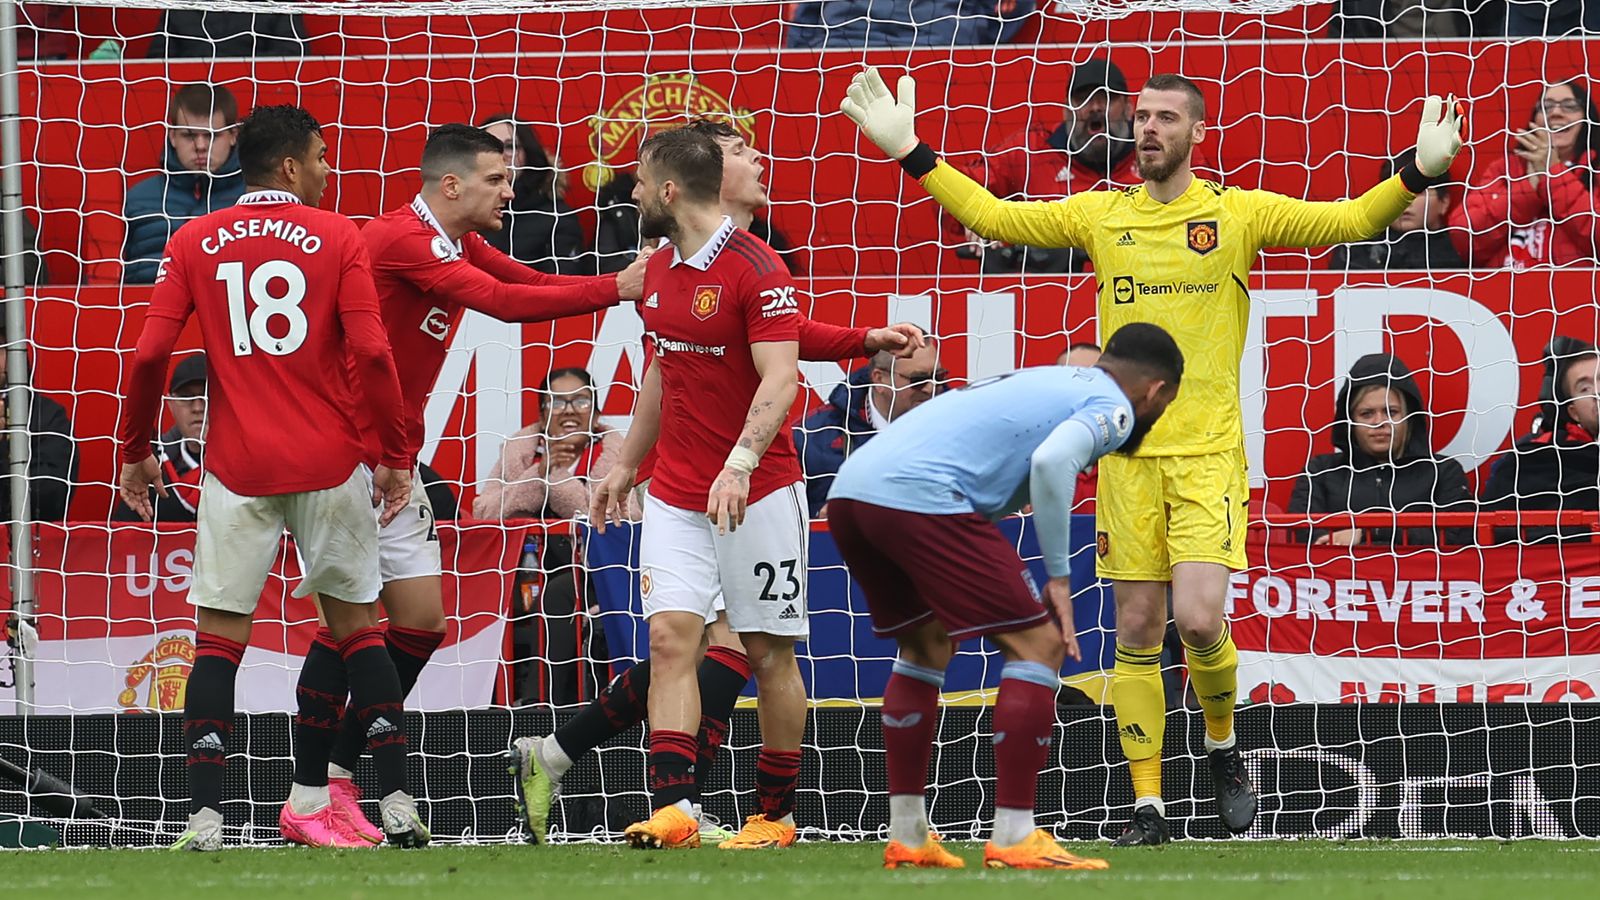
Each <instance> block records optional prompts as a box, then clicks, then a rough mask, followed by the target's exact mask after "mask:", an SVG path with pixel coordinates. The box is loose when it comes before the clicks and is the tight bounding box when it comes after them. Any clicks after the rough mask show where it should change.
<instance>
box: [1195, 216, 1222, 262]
mask: <svg viewBox="0 0 1600 900" xmlns="http://www.w3.org/2000/svg"><path fill="white" fill-rule="evenodd" d="M1189 249H1190V250H1193V251H1194V252H1196V253H1198V254H1200V255H1201V256H1205V255H1206V254H1207V253H1210V252H1211V251H1213V250H1215V249H1217V223H1216V222H1190V223H1189Z"/></svg>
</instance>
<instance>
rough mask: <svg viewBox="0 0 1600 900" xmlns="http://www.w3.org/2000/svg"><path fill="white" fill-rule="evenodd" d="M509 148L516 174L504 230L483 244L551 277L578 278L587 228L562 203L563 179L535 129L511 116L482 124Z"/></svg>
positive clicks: (490, 234) (487, 235)
mask: <svg viewBox="0 0 1600 900" xmlns="http://www.w3.org/2000/svg"><path fill="white" fill-rule="evenodd" d="M478 127H479V128H482V129H484V130H486V131H488V132H489V133H490V134H492V135H494V136H495V137H497V138H499V139H500V140H501V141H502V142H504V143H505V145H506V166H507V167H508V168H509V169H510V170H511V172H512V178H511V189H512V191H514V192H515V193H514V196H512V198H511V204H510V206H508V207H507V208H506V211H505V216H504V218H505V227H504V228H501V229H500V230H498V231H490V232H485V233H484V235H483V237H484V240H486V241H488V242H489V243H490V244H492V245H493V246H495V247H498V248H500V249H501V250H503V251H505V252H506V253H507V254H508V255H509V256H510V257H511V258H512V259H515V260H516V261H517V262H520V263H524V264H526V265H529V266H532V267H533V268H535V269H538V270H539V271H541V272H549V273H550V274H552V275H574V274H578V273H579V270H580V268H581V266H582V257H583V225H582V224H581V223H579V221H578V214H577V212H575V211H574V210H573V209H572V207H571V206H568V205H567V201H566V200H565V199H563V195H564V194H565V193H566V191H565V190H564V188H565V179H564V178H562V177H561V174H560V172H559V170H558V169H557V168H556V167H555V166H554V165H552V164H551V160H550V156H549V154H547V153H545V149H544V145H543V144H541V143H540V142H539V136H538V135H536V134H535V133H534V131H533V129H532V128H530V127H528V126H527V125H525V124H522V123H521V122H518V121H516V119H514V118H513V117H512V116H511V114H510V113H502V114H500V115H496V116H490V117H489V118H487V119H485V120H483V121H482V122H480V123H479V124H478Z"/></svg>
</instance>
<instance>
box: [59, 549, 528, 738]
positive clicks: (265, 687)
mask: <svg viewBox="0 0 1600 900" xmlns="http://www.w3.org/2000/svg"><path fill="white" fill-rule="evenodd" d="M36 527H37V532H36V534H37V536H36V539H35V557H34V566H35V567H36V569H35V572H36V574H35V581H34V586H35V590H36V601H35V602H36V607H35V609H36V611H37V614H36V617H35V620H34V621H35V622H36V624H37V627H38V629H39V647H38V650H37V652H36V653H35V654H34V666H35V684H36V685H37V689H38V693H37V695H36V697H35V702H36V704H37V706H36V710H35V711H36V712H60V713H86V712H170V711H174V710H181V709H182V708H183V696H184V687H185V684H186V683H187V680H188V675H189V669H190V667H191V666H192V665H193V663H194V607H192V606H190V605H189V603H188V590H189V584H190V581H191V579H192V576H193V572H194V531H193V529H192V528H190V529H187V530H183V529H162V530H160V531H157V530H154V529H152V528H150V527H148V526H126V527H116V528H110V529H107V528H102V527H96V526H92V525H76V526H74V527H72V528H61V527H58V526H53V525H39V526H36ZM526 531H527V528H526V523H524V524H523V525H520V526H519V525H516V524H510V525H502V524H501V523H498V522H497V523H494V524H493V525H478V526H465V527H457V526H455V525H451V524H441V525H440V527H439V541H440V552H441V553H442V554H443V558H444V561H445V578H444V583H443V587H444V611H445V617H446V620H447V626H446V634H445V640H444V643H443V644H441V645H440V647H439V650H438V651H437V652H436V653H435V654H434V657H433V662H434V664H433V665H430V666H429V667H428V670H427V671H426V672H424V673H423V676H422V678H421V680H419V681H418V682H417V687H416V689H415V691H413V692H412V694H411V698H410V704H411V705H412V706H414V707H416V708H419V709H459V708H461V707H464V706H465V707H472V706H481V705H483V704H486V703H488V702H490V700H491V698H492V696H493V691H494V686H495V683H496V679H497V678H499V677H500V676H501V665H500V663H501V659H502V652H501V651H502V647H503V645H504V636H505V624H506V618H505V608H506V602H507V598H508V597H509V596H510V593H511V583H512V579H513V578H514V577H515V575H516V570H517V564H518V560H519V559H520V557H521V554H522V542H523V537H524V535H525V533H526ZM299 578H300V571H299V560H298V557H297V556H296V555H295V552H294V548H293V545H292V544H289V543H285V545H284V548H283V552H282V553H281V554H280V555H279V557H278V560H277V562H276V564H275V565H274V566H273V570H272V573H271V574H270V575H269V576H268V577H267V581H266V584H265V586H264V587H263V589H262V592H261V601H260V605H259V606H257V608H256V616H255V626H254V629H253V631H252V633H251V637H250V646H249V649H248V650H247V651H246V653H245V656H244V661H243V665H242V667H241V670H240V678H239V700H238V708H239V710H240V711H241V712H276V711H281V710H292V709H294V708H295V705H294V682H295V679H296V678H297V677H298V674H299V668H300V660H301V659H303V658H304V657H305V654H306V648H308V647H309V646H310V645H311V639H312V636H313V635H314V634H315V632H316V629H317V611H316V607H314V606H313V605H312V603H311V601H309V600H304V599H297V598H294V597H293V596H291V592H292V591H293V590H294V588H295V587H296V585H297V584H298V582H299Z"/></svg>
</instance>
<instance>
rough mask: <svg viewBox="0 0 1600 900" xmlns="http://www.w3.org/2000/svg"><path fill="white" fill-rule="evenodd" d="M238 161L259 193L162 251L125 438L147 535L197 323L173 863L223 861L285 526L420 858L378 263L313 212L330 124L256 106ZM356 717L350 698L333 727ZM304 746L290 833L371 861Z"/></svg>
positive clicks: (400, 467) (401, 498) (401, 828)
mask: <svg viewBox="0 0 1600 900" xmlns="http://www.w3.org/2000/svg"><path fill="white" fill-rule="evenodd" d="M239 159H240V164H241V165H242V167H243V170H244V177H245V183H246V184H247V185H248V187H249V191H248V192H247V193H246V194H245V195H244V196H243V197H241V198H239V203H238V205H237V206H234V207H230V208H228V209H225V210H219V211H217V212H214V213H211V214H210V215H207V216H204V217H202V218H199V219H196V220H195V221H194V222H191V223H190V227H188V228H185V229H184V230H183V231H181V232H179V233H178V234H177V235H176V236H175V237H174V238H173V239H172V241H171V243H169V244H168V245H167V258H165V259H163V260H162V264H161V268H160V271H159V272H158V273H157V276H156V287H155V292H154V293H153V294H152V295H151V298H150V309H149V311H148V312H147V313H146V317H145V323H144V330H143V332H142V333H141V334H140V336H139V346H138V349H137V351H136V352H135V354H134V363H133V366H132V368H131V369H130V371H129V375H128V383H127V398H128V402H127V405H126V406H125V407H124V409H123V415H122V420H121V422H120V423H119V425H118V429H117V436H118V439H119V440H120V442H121V443H122V461H123V466H122V474H121V479H120V490H121V494H122V498H123V501H124V502H126V503H127V504H128V506H129V508H131V509H133V510H134V511H135V512H137V513H139V515H140V516H141V517H143V518H145V519H146V520H148V519H149V518H150V515H151V508H150V506H151V504H150V487H151V484H152V483H155V484H156V485H157V491H158V492H160V493H163V494H164V493H166V488H165V487H162V486H160V477H161V476H160V469H159V467H158V466H157V465H156V461H155V458H154V457H152V456H151V454H150V425H151V423H152V422H154V421H155V420H156V411H157V408H158V407H159V405H160V403H161V391H160V384H161V381H162V380H163V379H162V375H163V373H164V372H165V370H166V366H167V359H168V357H169V356H170V355H171V353H172V347H173V344H174V342H175V341H176V340H177V338H178V334H179V332H180V331H181V330H182V329H183V326H184V323H185V322H187V321H188V320H189V318H190V317H191V316H194V317H197V318H198V319H199V321H200V334H201V338H202V341H203V343H204V345H205V349H206V351H207V356H208V359H209V368H210V372H209V376H210V377H209V380H208V386H209V388H210V391H211V405H210V409H209V412H210V415H211V417H212V422H211V427H210V430H209V432H208V434H207V438H208V441H209V449H208V451H207V453H206V466H207V471H206V474H205V478H204V482H203V484H204V489H203V490H202V491H201V493H200V504H199V510H198V514H197V529H198V533H197V536H196V538H195V550H194V553H195V564H194V582H193V585H192V587H191V588H190V590H189V602H190V603H192V604H194V606H195V607H196V611H195V663H194V669H193V672H192V675H191V678H190V680H189V686H188V697H187V701H186V703H185V706H184V732H185V739H186V741H187V742H188V744H189V751H188V765H187V772H188V777H189V784H190V789H191V795H190V796H191V801H190V816H189V825H188V828H187V829H186V830H185V831H184V833H183V835H182V836H180V837H179V838H178V841H177V843H175V844H174V845H173V847H174V849H183V850H217V849H220V848H221V847H222V796H223V775H224V770H225V767H226V765H227V756H226V754H227V744H228V738H229V733H230V731H231V729H232V727H233V717H234V710H235V703H234V682H235V680H236V676H237V674H238V670H239V663H240V660H241V658H242V657H243V655H244V651H245V647H246V646H247V645H248V644H249V642H250V631H251V624H252V616H253V614H254V611H255V608H256V602H257V601H258V600H259V599H260V597H261V587H262V584H263V583H264V581H265V580H266V577H267V572H268V570H269V569H270V568H271V566H272V561H273V559H274V558H276V557H277V555H278V553H279V552H280V547H281V543H282V540H283V532H284V529H285V528H286V527H287V529H288V531H289V533H290V534H291V535H293V537H294V539H295V545H296V548H297V549H298V551H299V553H300V556H301V559H302V560H303V561H304V570H305V577H304V579H302V581H301V583H300V586H299V587H298V588H297V589H296V590H295V595H296V596H300V597H303V596H305V595H307V594H308V593H312V592H316V593H319V594H321V595H322V597H323V612H324V614H325V616H326V618H327V623H328V631H329V637H328V643H329V644H330V645H331V646H330V648H329V650H328V652H329V654H330V655H332V656H333V657H334V659H336V660H338V665H339V667H340V669H341V672H342V673H343V672H347V673H348V679H347V681H346V688H345V692H347V693H348V694H349V696H350V698H351V702H352V707H353V709H352V714H351V715H352V718H355V719H358V720H359V722H360V725H361V728H362V729H363V730H364V731H366V732H368V733H370V734H372V735H373V741H372V744H373V751H372V752H373V762H374V768H375V769H376V770H377V776H378V779H377V780H378V785H379V789H380V792H381V794H382V800H381V801H380V802H379V806H378V808H379V811H380V812H381V814H382V817H383V829H382V831H379V832H377V836H378V839H379V840H382V838H383V836H384V834H385V833H386V834H387V835H388V837H389V839H390V840H391V841H393V842H394V843H396V844H398V845H401V846H408V847H415V846H421V845H423V844H426V843H427V842H428V840H429V835H428V830H427V828H426V827H425V826H424V825H423V823H422V820H421V819H420V818H419V817H418V815H417V809H416V804H415V803H414V802H413V800H412V798H411V795H410V794H409V793H408V792H407V787H406V736H405V732H404V731H401V730H399V729H397V728H395V727H393V724H392V723H393V722H396V721H399V720H400V710H401V704H402V702H403V701H404V699H405V694H404V692H403V691H401V689H400V683H399V678H398V676H397V673H396V671H395V665H394V662H393V661H392V660H391V659H390V657H389V654H388V653H386V652H384V647H383V635H382V632H380V631H379V630H378V629H377V628H376V627H373V623H374V622H375V621H376V618H375V617H374V616H373V615H372V613H371V604H372V603H373V602H375V601H376V600H377V597H378V588H379V579H378V527H379V524H380V522H382V523H384V524H387V523H388V522H389V521H390V519H392V518H393V517H394V516H395V515H396V514H397V513H398V512H400V511H401V510H402V509H404V508H405V506H406V504H407V501H408V500H409V498H410V494H411V479H410V472H411V455H410V453H409V452H408V451H407V450H406V448H405V427H404V415H403V406H402V401H401V395H400V383H399V379H398V378H397V376H396V374H395V364H394V359H393V357H392V356H391V354H390V351H389V344H388V341H387V340H385V338H384V334H383V323H382V321H381V320H380V319H379V317H378V298H377V294H376V293H375V291H374V289H373V285H372V271H371V263H370V260H369V258H368V255H367V248H366V245H365V244H364V243H363V242H362V241H361V236H360V234H359V233H358V232H357V231H356V227H355V225H354V224H353V223H351V222H350V220H349V219H346V218H345V217H344V216H341V215H338V214H337V213H332V212H327V211H325V210H321V209H317V208H316V204H317V202H318V201H319V200H320V199H321V198H322V194H323V191H324V189H325V188H326V186H327V183H328V173H329V171H330V168H329V165H328V160H327V144H326V143H325V142H324V141H323V139H322V126H321V125H320V124H318V123H317V121H316V119H314V118H312V117H311V115H310V114H309V113H307V112H306V111H305V110H303V109H300V108H299V107H294V106H264V107H257V109H256V110H255V112H253V113H251V115H250V117H249V118H248V119H247V120H245V122H244V124H243V125H241V126H240V128H239ZM346 354H348V355H349V360H350V361H349V363H348V365H347V364H346ZM357 387H359V391H357V390H356V388H357ZM362 404H366V405H368V406H370V416H371V419H372V421H373V425H374V437H375V439H376V448H375V450H374V451H373V453H372V458H371V459H370V461H371V462H373V463H375V464H376V469H374V470H373V471H372V473H371V474H370V476H369V474H368V473H367V471H366V470H365V469H364V467H363V462H364V460H365V458H367V456H368V448H367V446H366V444H365V442H364V439H363V435H362V433H361V431H360V429H359V428H357V426H356V423H355V418H356V410H357V408H358V407H360V406H361V405H362ZM374 488H376V489H377V493H376V494H375V493H374ZM380 497H381V498H383V499H386V500H387V503H386V507H385V509H384V511H383V513H382V515H381V517H379V516H375V515H374V514H373V511H372V506H373V504H374V503H375V502H376V500H377V499H379V498H380ZM299 700H300V709H299V717H298V719H297V725H296V729H297V732H299V731H300V729H301V728H302V727H304V726H305V725H306V724H308V722H307V719H308V718H317V717H318V714H317V713H316V712H315V711H314V709H313V707H312V705H311V704H308V702H307V700H308V698H307V697H305V696H304V695H301V696H300V697H299ZM343 706H344V693H341V695H340V697H339V707H337V708H336V710H335V711H336V712H337V710H338V709H342V707H343ZM294 750H295V775H296V781H297V782H299V783H297V784H295V785H294V786H293V787H292V788H291V789H290V793H289V799H288V802H287V803H285V804H284V806H283V809H282V810H281V811H280V814H279V819H278V822H279V826H280V828H281V829H282V831H283V835H284V837H285V838H287V839H288V840H290V841H293V842H295V843H299V844H308V845H311V846H319V847H371V846H372V844H371V843H369V842H368V841H367V840H364V839H363V838H361V837H359V836H357V835H355V834H353V833H351V832H350V830H349V828H348V825H347V823H346V822H345V820H344V818H343V817H342V816H341V815H339V814H338V811H337V810H335V809H334V808H333V807H332V806H331V805H330V801H329V797H328V788H327V783H326V782H325V781H324V782H322V784H321V786H320V787H318V786H317V785H316V782H315V781H309V782H307V781H301V779H300V777H299V776H300V775H301V774H302V772H303V771H304V770H306V769H308V768H311V769H316V768H317V767H318V766H321V767H324V768H325V766H326V760H325V759H324V760H322V761H321V762H320V763H319V762H318V761H317V760H316V759H315V758H314V757H313V756H308V748H307V747H306V745H305V744H304V743H303V742H302V741H300V740H296V742H295V747H294ZM369 827H370V825H369Z"/></svg>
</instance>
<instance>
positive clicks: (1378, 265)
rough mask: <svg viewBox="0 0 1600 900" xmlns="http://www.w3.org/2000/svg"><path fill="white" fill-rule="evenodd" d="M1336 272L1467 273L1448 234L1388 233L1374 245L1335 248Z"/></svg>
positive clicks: (1334, 261) (1359, 244)
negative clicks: (1406, 271)
mask: <svg viewBox="0 0 1600 900" xmlns="http://www.w3.org/2000/svg"><path fill="white" fill-rule="evenodd" d="M1329 267H1330V268H1333V269H1419V270H1422V271H1437V270H1440V269H1465V268H1467V267H1468V266H1467V264H1466V263H1465V262H1463V261H1462V259H1461V254H1460V253H1457V252H1456V245H1455V244H1454V243H1452V242H1451V240H1450V232H1448V231H1442V230H1441V231H1422V230H1418V231H1406V232H1396V231H1394V229H1389V230H1388V231H1385V232H1384V233H1383V234H1382V235H1380V236H1379V237H1376V238H1373V239H1372V240H1370V241H1361V242H1359V243H1355V244H1341V245H1340V246H1338V247H1335V248H1333V261H1332V263H1331V265H1330V266H1329Z"/></svg>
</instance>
